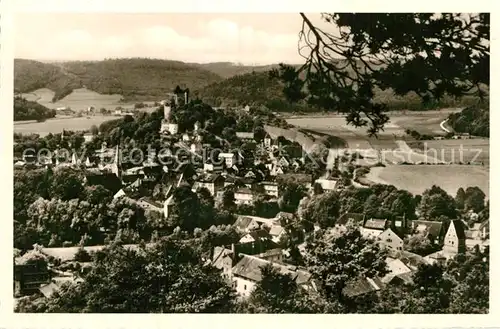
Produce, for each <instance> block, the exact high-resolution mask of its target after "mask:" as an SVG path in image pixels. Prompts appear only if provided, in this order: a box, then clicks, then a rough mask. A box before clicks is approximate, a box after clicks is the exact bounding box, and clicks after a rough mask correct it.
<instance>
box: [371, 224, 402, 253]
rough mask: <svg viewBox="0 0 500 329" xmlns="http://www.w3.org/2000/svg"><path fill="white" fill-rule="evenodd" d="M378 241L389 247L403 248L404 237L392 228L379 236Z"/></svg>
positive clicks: (381, 244)
mask: <svg viewBox="0 0 500 329" xmlns="http://www.w3.org/2000/svg"><path fill="white" fill-rule="evenodd" d="M377 243H378V244H379V245H380V246H382V247H385V248H388V249H393V250H403V239H402V238H401V237H399V236H398V235H397V234H396V233H395V232H394V231H393V230H391V229H390V228H388V229H386V230H385V231H384V232H382V233H381V234H380V235H379V236H378V237H377Z"/></svg>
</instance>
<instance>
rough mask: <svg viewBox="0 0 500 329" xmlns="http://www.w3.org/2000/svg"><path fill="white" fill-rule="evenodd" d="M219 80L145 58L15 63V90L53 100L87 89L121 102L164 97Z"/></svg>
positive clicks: (200, 71)
mask: <svg viewBox="0 0 500 329" xmlns="http://www.w3.org/2000/svg"><path fill="white" fill-rule="evenodd" d="M220 80H222V78H221V77H220V76H218V75H216V74H215V73H212V72H210V71H207V70H204V69H202V68H200V67H195V66H194V65H189V64H186V63H183V62H178V61H168V60H159V59H147V58H128V59H106V60H103V61H73V62H64V63H58V64H48V63H41V62H37V61H31V60H22V59H16V60H15V61H14V89H15V90H16V92H19V93H24V92H30V91H33V90H36V89H39V88H48V89H51V90H53V91H54V92H55V96H54V99H53V101H57V100H59V99H62V98H64V97H65V96H67V95H69V94H70V93H71V92H72V91H73V89H77V88H82V87H86V88H88V89H90V90H92V91H95V92H98V93H101V94H121V95H122V96H123V97H124V100H127V101H131V100H151V98H161V97H165V94H167V93H170V92H172V91H173V89H174V88H175V86H176V85H180V86H184V87H189V88H193V89H196V88H201V87H203V86H205V85H207V84H210V83H213V82H217V81H220Z"/></svg>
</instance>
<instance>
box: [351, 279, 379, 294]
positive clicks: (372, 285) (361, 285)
mask: <svg viewBox="0 0 500 329" xmlns="http://www.w3.org/2000/svg"><path fill="white" fill-rule="evenodd" d="M377 290H380V286H379V285H378V284H377V282H375V281H374V280H371V279H369V278H359V279H357V280H353V281H351V282H349V283H347V284H346V286H345V287H344V289H342V293H343V294H344V295H346V296H347V297H356V296H360V295H364V294H367V293H370V292H374V291H377Z"/></svg>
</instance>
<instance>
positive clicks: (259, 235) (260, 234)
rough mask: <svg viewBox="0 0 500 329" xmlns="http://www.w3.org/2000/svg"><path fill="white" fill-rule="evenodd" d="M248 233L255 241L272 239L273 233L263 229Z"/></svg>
mask: <svg viewBox="0 0 500 329" xmlns="http://www.w3.org/2000/svg"><path fill="white" fill-rule="evenodd" d="M247 235H250V236H251V237H252V238H253V239H254V240H255V241H264V240H271V235H270V234H269V233H268V232H267V231H266V230H262V229H260V230H255V231H251V232H249V233H248V234H247Z"/></svg>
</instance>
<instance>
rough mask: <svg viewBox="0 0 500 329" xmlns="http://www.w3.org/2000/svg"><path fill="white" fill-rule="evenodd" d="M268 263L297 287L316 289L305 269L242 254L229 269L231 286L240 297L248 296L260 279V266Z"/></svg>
mask: <svg viewBox="0 0 500 329" xmlns="http://www.w3.org/2000/svg"><path fill="white" fill-rule="evenodd" d="M268 264H269V265H271V266H273V267H275V268H276V269H277V270H279V272H280V273H283V274H289V275H290V276H291V277H292V279H293V280H294V281H295V282H296V283H297V285H298V286H299V287H301V288H303V289H305V290H316V285H315V284H314V282H313V281H312V280H311V274H310V273H309V272H307V271H306V270H305V269H301V268H298V267H296V266H291V265H286V264H280V263H273V262H270V261H267V260H264V259H261V258H258V257H255V256H250V255H245V254H243V255H242V257H241V259H240V260H239V261H238V262H237V263H236V265H234V267H233V268H231V270H230V277H231V281H232V286H233V287H234V288H235V290H236V292H237V293H238V294H239V295H240V296H241V297H243V298H245V297H248V296H250V294H251V293H252V291H253V289H254V288H255V285H256V284H257V283H258V282H260V281H261V280H262V273H261V268H262V267H264V266H266V265H268Z"/></svg>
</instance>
